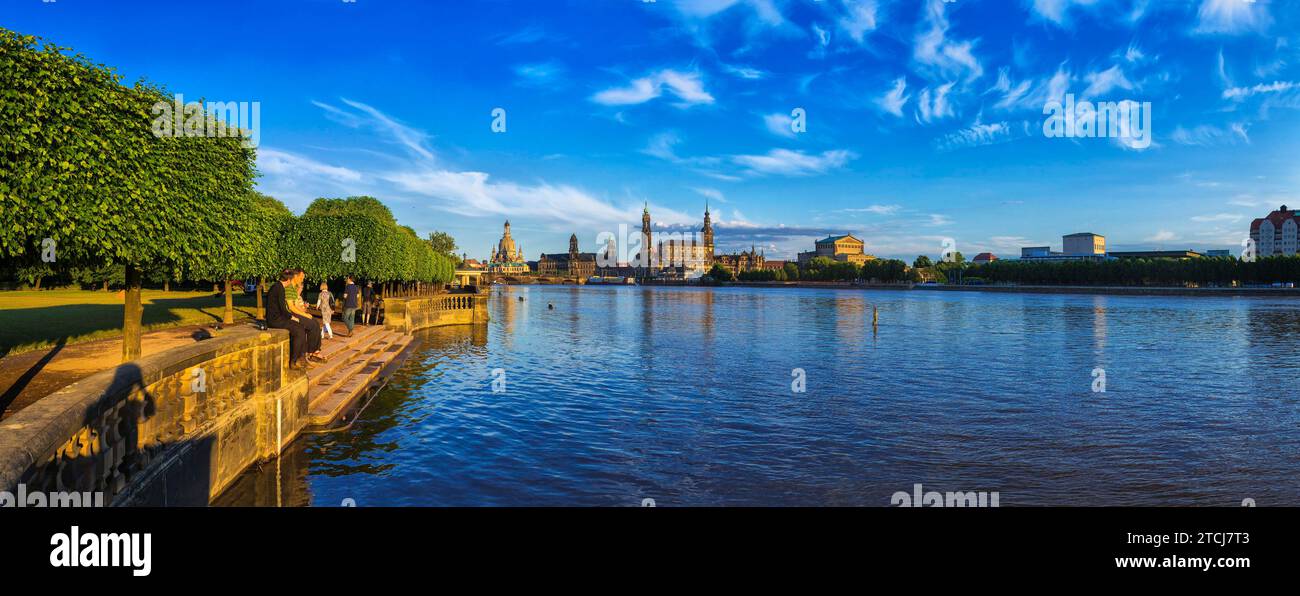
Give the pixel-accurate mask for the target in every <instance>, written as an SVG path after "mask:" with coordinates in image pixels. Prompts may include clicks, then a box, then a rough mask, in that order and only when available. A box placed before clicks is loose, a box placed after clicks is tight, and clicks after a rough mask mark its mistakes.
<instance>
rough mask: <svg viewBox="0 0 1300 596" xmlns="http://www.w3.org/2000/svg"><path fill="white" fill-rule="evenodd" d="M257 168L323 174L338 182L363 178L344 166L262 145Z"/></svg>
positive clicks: (270, 170)
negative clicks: (328, 163) (332, 164)
mask: <svg viewBox="0 0 1300 596" xmlns="http://www.w3.org/2000/svg"><path fill="white" fill-rule="evenodd" d="M257 169H258V170H259V171H261V172H262V173H263V174H276V175H290V174H293V175H303V174H309V175H312V176H323V177H325V178H328V179H330V180H334V181H338V182H356V181H358V180H361V172H358V171H356V170H353V169H351V168H346V167H343V166H331V165H327V164H324V163H321V162H319V161H316V160H313V159H311V158H308V157H303V156H301V155H297V154H294V153H289V152H287V151H278V150H276V149H271V148H269V147H262V148H261V149H258V151H257Z"/></svg>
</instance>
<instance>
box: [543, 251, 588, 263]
mask: <svg viewBox="0 0 1300 596" xmlns="http://www.w3.org/2000/svg"><path fill="white" fill-rule="evenodd" d="M542 259H545V260H547V261H558V262H562V263H567V262H569V253H567V252H561V253H555V254H544V255H542ZM578 260H579V261H595V260H596V253H594V252H580V253H578Z"/></svg>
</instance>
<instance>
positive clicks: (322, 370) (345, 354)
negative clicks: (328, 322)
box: [307, 327, 392, 385]
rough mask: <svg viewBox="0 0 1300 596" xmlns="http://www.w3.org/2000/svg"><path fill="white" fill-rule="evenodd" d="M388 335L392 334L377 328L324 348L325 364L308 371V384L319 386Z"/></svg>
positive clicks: (360, 332) (322, 351)
mask: <svg viewBox="0 0 1300 596" xmlns="http://www.w3.org/2000/svg"><path fill="white" fill-rule="evenodd" d="M386 333H392V332H390V331H385V330H384V329H383V328H382V327H375V328H374V329H373V330H366V331H359V332H358V333H357V335H356V336H354V337H349V338H345V339H344V340H343V341H341V342H340V341H338V340H335V342H337V343H332V344H331V345H329V346H328V347H327V348H322V349H321V353H322V354H324V357H325V362H322V363H320V364H317V365H315V366H312V367H310V368H308V369H307V382H308V383H311V384H312V385H315V384H317V383H318V382H319V381H320V379H322V378H324V377H326V376H329V375H331V374H333V373H334V372H335V371H337V370H338V369H339V367H341V366H344V365H345V364H347V363H348V362H351V361H352V359H353V358H355V357H356V356H357V355H359V354H362V353H364V352H365V351H366V350H368V349H370V346H371V345H372V344H374V343H375V342H376V341H379V340H380V339H381V338H383V337H385V334H386ZM335 337H338V336H335Z"/></svg>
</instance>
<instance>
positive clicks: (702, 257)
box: [655, 203, 714, 279]
mask: <svg viewBox="0 0 1300 596" xmlns="http://www.w3.org/2000/svg"><path fill="white" fill-rule="evenodd" d="M655 260H656V261H657V263H658V266H659V268H660V269H663V270H669V271H670V272H671V273H673V274H679V275H680V277H682V278H685V279H693V278H697V277H700V276H703V275H704V274H705V273H708V271H709V267H712V266H713V262H714V256H713V220H712V218H711V217H710V216H709V206H708V204H707V203H706V204H705V205H704V227H702V228H700V233H699V234H698V235H696V234H691V235H690V236H689V237H669V238H668V239H666V240H665V239H662V238H661V239H660V240H659V242H658V244H656V246H655Z"/></svg>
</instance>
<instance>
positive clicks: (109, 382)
mask: <svg viewBox="0 0 1300 596" xmlns="http://www.w3.org/2000/svg"><path fill="white" fill-rule="evenodd" d="M487 299H488V294H487V293H453V294H430V295H424V296H414V297H394V298H386V299H385V305H386V316H385V320H384V322H383V324H382V325H375V326H368V327H367V326H359V327H357V328H356V330H355V332H354V333H353V334H352V335H351V336H350V337H339V336H338V335H337V334H336V339H335V340H334V341H333V342H328V343H327V344H326V346H325V348H323V350H324V353H325V362H323V363H318V364H315V365H314V366H312V367H309V368H308V370H306V371H300V370H295V369H291V368H289V366H288V334H287V333H286V332H285V331H283V330H279V329H267V330H262V329H258V328H257V327H255V326H254V325H252V324H237V325H233V326H230V327H227V328H225V329H223V330H222V331H220V332H217V333H216V334H215V335H213V336H211V337H209V338H205V339H202V340H199V341H189V342H187V343H186V344H184V345H180V346H178V347H174V348H171V349H165V350H161V351H158V352H155V353H152V354H147V355H145V356H144V357H142V358H140V359H138V360H134V361H131V362H128V363H125V364H121V365H116V366H113V367H111V368H108V369H106V370H102V371H100V372H97V373H95V374H92V375H89V376H87V377H85V378H82V379H80V380H77V381H76V382H73V383H71V384H69V385H67V386H65V387H62V388H60V389H58V390H57V391H54V392H52V393H50V394H49V395H46V396H45V397H43V398H41V399H39V400H35V401H34V402H33V403H31V404H30V405H28V406H27V407H25V408H23V409H21V410H19V411H17V412H16V413H14V414H13V415H11V416H9V417H8V418H6V419H5V420H3V421H0V490H6V491H10V492H15V491H17V489H18V487H19V485H22V486H23V487H24V490H25V492H26V493H27V494H32V493H36V492H40V493H44V494H54V493H73V492H75V493H103V495H104V498H103V502H105V503H107V504H111V505H157V506H176V505H181V506H203V505H207V504H208V503H209V502H210V501H211V500H212V499H213V498H215V497H216V496H217V495H219V494H220V493H221V492H222V491H223V490H224V489H225V488H227V487H228V486H229V485H230V483H231V482H232V481H233V480H234V479H235V478H236V477H238V475H239V474H240V473H241V472H242V471H243V470H244V469H246V468H247V467H249V466H251V465H253V464H255V463H257V462H260V461H264V460H267V459H273V458H275V457H278V456H279V454H280V453H281V452H282V450H283V449H284V448H285V447H286V446H287V445H288V444H289V443H291V442H293V440H294V439H296V438H297V437H298V436H299V434H300V433H302V432H303V431H304V430H309V429H313V428H329V427H331V426H333V425H335V424H346V423H347V421H348V420H350V418H351V417H353V416H354V415H355V413H354V412H353V410H354V409H355V408H357V407H358V406H362V405H364V403H365V401H364V400H363V399H362V398H363V397H365V396H367V395H368V394H369V393H370V392H371V391H374V390H377V388H379V387H381V386H382V384H383V382H384V380H385V379H386V377H387V376H388V375H389V374H391V373H392V372H393V371H395V370H396V369H397V368H399V367H400V366H401V364H402V362H403V360H404V357H405V356H406V355H407V354H408V353H409V352H410V351H411V350H412V349H413V348H414V347H415V345H416V343H415V340H414V338H413V336H412V333H413V332H414V331H416V330H418V329H422V328H425V327H435V326H441V325H465V324H479V323H485V322H486V321H487V318H488V317H487ZM15 494H16V493H15Z"/></svg>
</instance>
